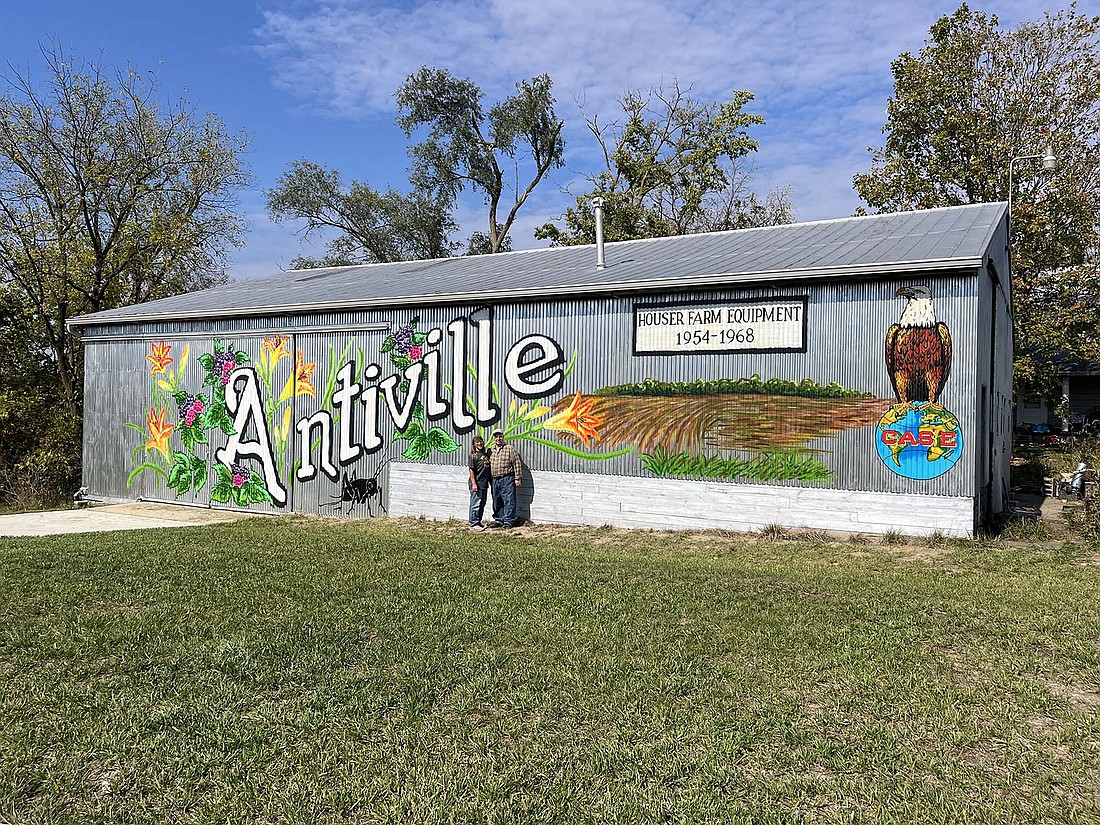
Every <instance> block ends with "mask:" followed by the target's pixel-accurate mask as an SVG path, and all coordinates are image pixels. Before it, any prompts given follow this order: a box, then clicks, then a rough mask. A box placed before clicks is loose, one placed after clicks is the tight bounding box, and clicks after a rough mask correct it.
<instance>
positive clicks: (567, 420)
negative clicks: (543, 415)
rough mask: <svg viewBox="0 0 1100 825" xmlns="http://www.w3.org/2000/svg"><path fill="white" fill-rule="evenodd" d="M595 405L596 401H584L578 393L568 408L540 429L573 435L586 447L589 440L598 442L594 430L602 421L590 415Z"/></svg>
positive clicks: (548, 420)
mask: <svg viewBox="0 0 1100 825" xmlns="http://www.w3.org/2000/svg"><path fill="white" fill-rule="evenodd" d="M595 405H596V399H594V398H589V399H585V398H584V396H582V395H581V394H580V393H579V392H578V393H577V394H576V395H575V396H573V401H572V402H571V403H570V404H569V407H568V408H566V409H565V410H562V411H561V412H560V413H558V414H557V415H553V416H551V417H550V418H548V419H546V420H545V421H543V422H542V428H543V429H544V430H565V431H566V432H570V433H573V435H575V436H577V437H578V438H579V439H581V440H582V441H583V442H584V446H585V447H587V446H589V445H588V442H589V441H590V440H593V441H599V440H600V435H599V433H598V432H596V428H597V427H599V426H600V425H601V424H603V419H602V418H599V417H598V416H596V415H593V414H592V408H593V407H594V406H595Z"/></svg>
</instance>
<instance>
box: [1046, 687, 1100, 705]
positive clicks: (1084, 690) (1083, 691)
mask: <svg viewBox="0 0 1100 825" xmlns="http://www.w3.org/2000/svg"><path fill="white" fill-rule="evenodd" d="M1046 686H1047V689H1048V690H1049V691H1050V692H1051V693H1053V694H1054V695H1055V696H1058V697H1060V698H1062V699H1065V700H1066V703H1067V704H1068V705H1069V707H1070V710H1073V711H1076V712H1077V713H1089V712H1092V711H1095V710H1097V709H1100V691H1098V690H1097V689H1096V688H1095V687H1094V686H1092V685H1085V684H1082V683H1080V682H1063V681H1059V680H1053V679H1052V680H1049V681H1048V682H1047V683H1046Z"/></svg>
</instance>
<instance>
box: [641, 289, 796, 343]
mask: <svg viewBox="0 0 1100 825" xmlns="http://www.w3.org/2000/svg"><path fill="white" fill-rule="evenodd" d="M790 351H795V352H805V351H806V298H805V297H798V298H788V299H783V300H777V301H769V300H760V299H753V300H745V301H724V302H720V303H704V302H699V303H683V304H648V305H647V304H635V306H634V354H635V355H658V354H665V353H693V352H790Z"/></svg>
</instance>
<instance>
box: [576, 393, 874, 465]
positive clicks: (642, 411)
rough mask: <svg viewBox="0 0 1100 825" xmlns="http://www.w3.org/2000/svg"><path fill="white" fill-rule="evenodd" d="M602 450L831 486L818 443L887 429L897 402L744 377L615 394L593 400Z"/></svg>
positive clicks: (645, 461) (654, 461)
mask: <svg viewBox="0 0 1100 825" xmlns="http://www.w3.org/2000/svg"><path fill="white" fill-rule="evenodd" d="M587 403H588V405H589V406H588V414H589V415H590V416H591V418H592V419H593V420H596V421H598V422H599V427H598V433H599V440H600V444H601V446H603V447H604V448H615V447H621V446H626V445H633V446H634V447H635V448H636V449H637V451H638V454H639V456H640V458H641V460H642V463H643V464H644V465H645V466H646V467H647V468H649V469H650V470H651V471H652V472H653V473H655V474H656V475H675V476H702V477H710V478H727V479H735V478H744V479H747V480H774V479H800V480H805V481H814V480H816V481H822V480H827V479H828V478H830V477H831V476H832V472H831V471H830V470H829V468H828V467H827V466H826V465H825V464H824V462H822V461H821V456H822V451H821V450H811V449H810V448H808V447H807V446H806V445H807V444H808V443H810V442H811V441H814V440H816V439H821V438H828V437H831V436H835V435H836V434H837V433H839V432H841V431H842V430H846V429H852V428H859V427H867V426H870V425H872V424H875V423H877V422H878V420H879V419H880V418H881V417H882V415H883V414H884V413H885V412H886V410H887V409H888V408H889V407H890V405H891V403H892V399H887V398H876V397H874V396H873V395H871V394H869V393H863V392H859V391H856V390H849V389H845V388H844V387H842V386H840V385H838V384H828V385H821V384H817V383H814V382H812V381H801V382H793V381H782V380H779V379H770V380H767V381H764V380H761V379H760V377H759V376H752V377H751V378H742V379H724V380H719V381H695V382H659V381H653V380H646V381H643V382H641V383H638V384H628V385H619V386H613V387H605V388H603V389H600V390H597V391H596V393H595V394H594V395H592V396H589V398H588V400H587Z"/></svg>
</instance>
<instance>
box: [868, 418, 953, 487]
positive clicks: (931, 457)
mask: <svg viewBox="0 0 1100 825" xmlns="http://www.w3.org/2000/svg"><path fill="white" fill-rule="evenodd" d="M875 437H876V441H875V447H876V448H877V450H878V455H879V458H881V459H882V462H883V463H884V464H885V465H886V466H887V467H889V468H890V469H891V470H893V471H894V472H895V473H897V474H898V475H899V476H904V477H905V478H916V479H929V478H936V477H937V476H941V475H943V474H944V473H946V472H947V471H948V470H950V469H951V468H952V467H954V466H955V464H956V463H957V462H958V460H959V457H960V456H962V451H963V436H962V431H961V430H960V429H959V419H958V418H956V417H955V414H954V413H952V412H951V411H950V410H948V409H946V408H943V407H933V406H931V405H925V406H923V407H918V408H916V409H909V408H907V407H905V406H904V405H901V404H898V405H895V406H893V407H891V408H890V410H888V411H887V413H886V415H884V416H883V417H882V419H881V420H880V421H879V423H878V427H877V428H876V429H875Z"/></svg>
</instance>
